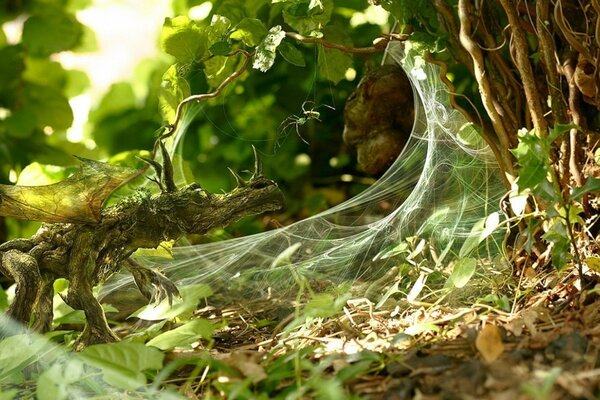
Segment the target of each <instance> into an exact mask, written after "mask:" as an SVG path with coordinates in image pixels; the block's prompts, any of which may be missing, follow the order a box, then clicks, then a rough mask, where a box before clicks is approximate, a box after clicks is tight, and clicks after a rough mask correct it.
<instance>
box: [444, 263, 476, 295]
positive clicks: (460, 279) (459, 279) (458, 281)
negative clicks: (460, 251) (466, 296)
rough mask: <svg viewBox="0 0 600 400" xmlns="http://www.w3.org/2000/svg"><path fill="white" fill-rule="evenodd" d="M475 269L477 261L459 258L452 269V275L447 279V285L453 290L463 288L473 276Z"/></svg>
mask: <svg viewBox="0 0 600 400" xmlns="http://www.w3.org/2000/svg"><path fill="white" fill-rule="evenodd" d="M476 267H477V260H476V259H474V258H470V257H469V258H461V259H459V260H458V261H457V262H456V263H455V264H454V268H453V269H452V274H450V276H449V277H448V281H447V284H449V285H452V286H454V287H455V288H459V289H460V288H462V287H464V286H465V285H466V284H467V283H468V282H469V280H470V279H471V277H472V276H473V274H474V273H475V268H476Z"/></svg>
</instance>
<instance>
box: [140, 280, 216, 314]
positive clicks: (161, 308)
mask: <svg viewBox="0 0 600 400" xmlns="http://www.w3.org/2000/svg"><path fill="white" fill-rule="evenodd" d="M180 292H181V301H179V302H175V303H174V304H173V305H172V306H171V305H169V302H168V300H167V299H165V300H163V301H162V302H160V303H159V304H157V305H154V304H148V305H146V306H144V307H142V308H140V309H139V310H138V311H136V312H135V313H133V314H132V315H131V316H132V317H137V318H140V319H145V320H147V321H157V320H161V319H171V318H175V317H179V316H181V315H182V314H186V313H190V312H191V311H192V310H194V309H195V308H196V307H197V306H198V303H199V302H200V300H201V299H204V298H207V297H210V296H211V295H212V293H213V292H212V290H211V289H210V287H208V286H207V285H205V284H202V283H200V284H197V285H190V286H184V287H182V288H181V290H180Z"/></svg>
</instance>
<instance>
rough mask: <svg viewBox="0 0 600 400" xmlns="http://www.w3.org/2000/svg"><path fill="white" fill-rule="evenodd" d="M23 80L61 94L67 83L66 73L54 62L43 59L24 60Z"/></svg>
mask: <svg viewBox="0 0 600 400" xmlns="http://www.w3.org/2000/svg"><path fill="white" fill-rule="evenodd" d="M23 78H24V79H25V80H27V81H29V82H33V83H37V84H40V85H45V86H50V87H52V88H53V89H56V90H58V91H60V92H62V91H63V88H64V87H65V84H66V82H67V72H66V71H65V69H64V68H63V66H62V65H61V64H60V63H58V62H56V61H50V60H48V59H45V58H26V59H25V72H24V73H23Z"/></svg>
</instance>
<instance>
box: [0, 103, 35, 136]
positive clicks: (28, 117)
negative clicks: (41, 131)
mask: <svg viewBox="0 0 600 400" xmlns="http://www.w3.org/2000/svg"><path fill="white" fill-rule="evenodd" d="M36 122H37V119H36V115H35V113H34V112H33V111H31V110H29V109H26V108H25V109H21V110H18V111H16V112H15V113H13V114H11V115H10V116H9V117H8V118H6V119H5V120H4V127H5V128H6V132H7V133H8V134H9V135H10V136H12V137H14V138H19V139H25V138H28V137H30V136H31V134H32V133H33V131H34V130H35V127H36V125H37V124H36Z"/></svg>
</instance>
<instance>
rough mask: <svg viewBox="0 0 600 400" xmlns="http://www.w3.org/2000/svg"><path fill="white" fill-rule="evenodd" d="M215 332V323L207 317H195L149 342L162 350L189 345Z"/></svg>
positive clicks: (209, 336)
mask: <svg viewBox="0 0 600 400" xmlns="http://www.w3.org/2000/svg"><path fill="white" fill-rule="evenodd" d="M213 332H214V326H213V324H212V323H211V322H210V321H208V320H206V319H195V320H193V321H190V322H188V323H186V324H184V325H181V326H180V327H178V328H175V329H172V330H170V331H168V332H165V333H163V334H161V335H158V336H157V337H155V338H154V339H152V340H150V341H149V342H148V343H147V346H154V347H157V348H159V349H161V350H169V349H172V348H174V347H187V346H189V345H190V344H192V343H194V342H195V341H197V340H198V339H206V340H208V339H210V338H211V336H212V334H213Z"/></svg>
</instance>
